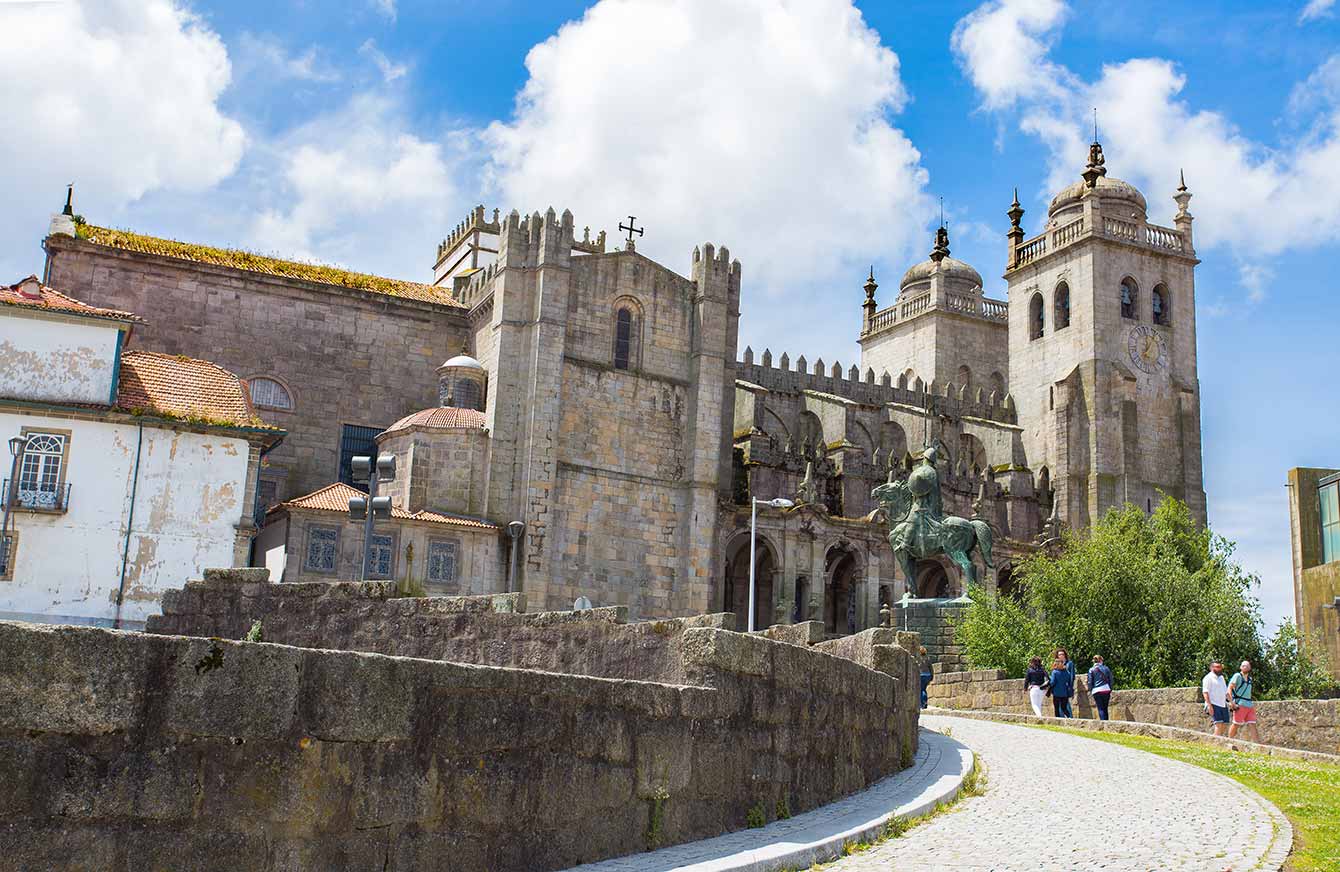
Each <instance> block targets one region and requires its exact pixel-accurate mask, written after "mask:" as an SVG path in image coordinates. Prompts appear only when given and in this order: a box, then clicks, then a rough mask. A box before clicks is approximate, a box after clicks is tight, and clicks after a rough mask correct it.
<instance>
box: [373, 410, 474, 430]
mask: <svg viewBox="0 0 1340 872" xmlns="http://www.w3.org/2000/svg"><path fill="white" fill-rule="evenodd" d="M486 420H487V418H486V417H485V415H484V413H483V412H476V411H475V410H474V409H457V408H453V407H437V408H432V409H422V410H420V411H418V412H415V413H414V414H412V415H406V416H405V417H403V418H401V419H400V420H399V421H396V422H395V423H394V424H392V425H391V426H390V427H387V428H386V430H385V432H387V433H390V432H391V431H393V430H404V429H407V428H409V427H431V428H441V429H448V428H453V427H465V428H469V429H477V428H480V427H483V426H484V422H485V421H486Z"/></svg>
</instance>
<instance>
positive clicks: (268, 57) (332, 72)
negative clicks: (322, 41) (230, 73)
mask: <svg viewBox="0 0 1340 872" xmlns="http://www.w3.org/2000/svg"><path fill="white" fill-rule="evenodd" d="M237 59H238V60H237V66H238V72H239V74H241V73H242V72H243V71H251V70H256V71H261V72H264V73H265V74H266V75H267V77H270V78H282V79H296V80H298V81H303V82H321V83H327V82H338V81H339V80H340V73H339V71H338V70H336V69H335V68H334V67H333V66H331V65H330V64H329V63H327V62H326V61H325V60H324V59H322V58H321V57H320V55H319V54H318V53H317V50H316V48H315V47H311V48H308V49H307V51H305V52H303V53H302V54H299V55H293V54H289V52H288V50H287V49H286V48H284V45H283V43H281V42H280V41H279V40H278V39H276V38H275V37H273V36H270V35H269V34H259V35H258V34H253V33H243V34H242V35H241V36H240V37H239V38H238V41H237Z"/></svg>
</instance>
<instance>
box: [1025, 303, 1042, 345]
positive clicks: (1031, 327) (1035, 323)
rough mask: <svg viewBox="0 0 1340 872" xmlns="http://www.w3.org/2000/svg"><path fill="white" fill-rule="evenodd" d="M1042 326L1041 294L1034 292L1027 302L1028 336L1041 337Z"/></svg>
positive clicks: (1031, 337)
mask: <svg viewBox="0 0 1340 872" xmlns="http://www.w3.org/2000/svg"><path fill="white" fill-rule="evenodd" d="M1042 328H1043V314H1042V294H1034V295H1033V299H1032V300H1031V301H1029V303H1028V338H1029V339H1041V338H1042Z"/></svg>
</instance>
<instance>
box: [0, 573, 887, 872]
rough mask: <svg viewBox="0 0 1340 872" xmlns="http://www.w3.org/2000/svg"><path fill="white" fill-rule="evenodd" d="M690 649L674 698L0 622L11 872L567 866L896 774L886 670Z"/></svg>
mask: <svg viewBox="0 0 1340 872" xmlns="http://www.w3.org/2000/svg"><path fill="white" fill-rule="evenodd" d="M275 587H280V586H275ZM239 593H240V592H239ZM330 595H332V596H335V595H338V594H337V593H336V592H335V591H331V592H330ZM315 599H320V597H315ZM371 601H372V602H379V603H380V604H379V605H377V606H375V607H374V606H368V603H367V602H360V601H359V600H358V599H357V598H354V599H353V601H352V602H349V603H346V605H352V606H353V607H354V609H355V610H358V609H361V608H362V607H364V606H368V608H369V609H370V612H369V614H376V613H377V609H379V608H383V607H385V606H388V605H392V604H393V603H392V601H389V600H383V601H377V600H376V599H375V598H371ZM277 602H286V600H283V599H282V598H281V599H280V600H278V601H277ZM276 614H277V613H276ZM483 616H484V617H489V618H497V617H502V616H500V615H493V614H491V613H485V614H483ZM533 617H540V616H533ZM331 622H332V623H331V625H332V626H334V625H335V624H334V623H333V622H334V618H331ZM276 623H278V622H276ZM658 623H662V622H658ZM588 625H601V624H600V622H599V621H598V620H588V621H586V622H585V623H580V622H579V623H578V624H577V626H579V627H586V626H588ZM433 626H434V628H436V627H437V625H433ZM604 626H606V627H618V626H619V625H612V624H604ZM639 626H640V625H639ZM569 629H572V626H571V625H570V626H569ZM622 629H623V630H625V631H627V630H631V629H632V628H631V627H623V628H622ZM294 632H296V630H294ZM648 632H650V633H651V634H652V635H653V636H655V637H656V638H661V637H660V636H658V635H657V634H656V631H655V630H650V631H648ZM591 638H592V639H593V644H596V645H598V644H600V642H601V639H600V637H596V636H592V637H591ZM503 644H504V643H502V642H501V641H499V642H498V645H503ZM494 647H496V646H495V645H494V644H492V643H489V644H485V643H483V642H477V643H476V648H475V650H477V651H483V650H491V649H492V648H494ZM878 647H880V646H875V648H878ZM632 649H633V648H632V647H630V650H632ZM871 650H872V651H873V650H875V649H874V648H872V649H871ZM676 651H677V656H678V658H679V660H680V665H679V666H678V667H677V671H678V673H679V674H682V675H683V676H684V678H685V681H686V684H670V683H652V682H646V681H632V680H626V679H611V678H601V677H592V676H587V675H571V674H568V675H563V674H554V673H552V672H538V671H534V670H530V669H504V668H497V667H493V666H477V665H466V664H460V663H448V662H441V661H437V660H426V659H411V658H403V657H390V656H385V655H379V654H369V653H361V652H352V651H331V650H318V649H314V648H300V647H290V646H285V645H277V644H268V643H250V642H237V641H228V640H224V639H210V638H191V637H183V636H169V635H155V634H148V633H129V632H120V631H112V630H101V629H94V628H84V627H51V626H39V625H27V624H18V623H9V622H0V748H3V749H4V750H3V753H0V783H2V784H4V785H6V789H5V790H4V791H0V857H3V858H5V859H4V861H3V862H0V865H4V866H7V867H8V868H21V869H29V868H31V869H46V868H64V869H74V868H83V869H90V870H93V869H98V870H101V869H112V868H127V867H128V866H133V867H134V868H144V869H192V870H213V869H219V870H223V869H227V870H235V869H271V868H274V869H278V868H283V869H287V870H328V869H369V868H377V869H383V870H410V869H416V870H418V869H453V870H454V869H481V870H482V869H488V870H490V872H507V870H548V869H559V868H566V867H568V866H570V865H575V864H578V863H582V862H587V861H592V860H596V859H600V858H606V857H613V856H618V855H622V854H628V853H632V852H638V851H642V850H645V849H647V848H648V847H651V846H653V845H660V844H674V843H678V842H684V841H689V840H695V839H701V838H706V837H710V836H713V835H717V834H719V833H722V832H725V831H728V830H733V829H738V828H740V827H743V826H745V825H746V819H747V817H748V815H749V814H750V811H751V809H756V810H757V811H758V812H761V813H762V814H763V815H764V817H765V818H766V819H769V820H771V819H774V818H775V817H777V816H779V815H780V814H782V813H798V812H801V811H804V810H807V809H810V808H814V807H816V806H818V805H821V804H824V803H827V802H830V801H832V800H834V799H836V798H838V797H841V796H843V795H846V794H849V793H851V792H854V791H857V790H860V789H863V788H865V787H867V786H869V785H870V784H872V783H874V782H875V781H877V780H878V779H880V778H882V777H883V776H885V775H888V774H890V773H892V772H895V771H897V769H899V768H900V764H901V762H902V758H903V757H904V755H905V753H906V752H905V750H904V747H903V746H904V744H905V740H906V739H907V736H906V732H905V730H906V721H905V720H904V719H903V718H902V716H901V714H900V711H901V709H900V707H899V706H900V703H901V702H902V701H903V700H902V697H904V696H907V695H908V694H907V693H906V692H905V691H904V688H903V687H900V686H899V684H900V683H899V682H898V681H897V680H896V679H895V678H894V677H893V676H892V675H889V674H885V673H884V672H881V671H876V670H874V669H869V668H866V667H864V666H862V665H860V664H859V663H858V662H853V661H851V660H847V659H843V658H840V657H836V656H831V655H829V654H826V653H823V652H822V651H819V650H814V649H811V648H807V647H803V646H798V645H791V644H786V643H782V642H777V641H772V640H769V639H765V638H759V637H756V636H750V635H745V634H740V633H734V632H730V631H727V630H722V629H717V628H711V627H679V628H678V635H677V639H676ZM875 656H885V657H889V658H893V660H894V664H893V666H891V667H890V668H896V667H897V665H898V664H897V663H896V658H897V657H898V653H897V652H894V653H889V652H883V653H882V654H880V655H874V654H872V657H875ZM500 659H502V658H501V657H500ZM586 662H588V663H599V662H602V661H601V659H600V658H598V657H588V658H587V660H586ZM671 671H674V670H671ZM130 858H134V861H133V863H132V862H131V859H130Z"/></svg>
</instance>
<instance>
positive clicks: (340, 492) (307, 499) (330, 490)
mask: <svg viewBox="0 0 1340 872" xmlns="http://www.w3.org/2000/svg"><path fill="white" fill-rule="evenodd" d="M365 496H367V493H366V492H364V491H361V490H358V489H357V488H354V487H350V486H349V485H347V484H345V483H344V482H342V481H337V482H334V483H333V484H328V485H326V486H325V487H323V488H321V489H320V490H315V491H312V492H311V493H310V494H307V495H306V496H303V497H295V498H294V499H291V500H287V501H285V502H282V503H280V504H279V505H277V506H275V507H274V508H272V509H270V511H272V512H273V511H275V509H313V510H315V511H318V512H341V513H343V512H348V511H349V500H350V499H351V498H353V497H365ZM391 517H392V518H398V519H400V520H403V521H431V522H433V523H435V524H446V525H448V526H453V527H468V528H472V529H476V530H496V529H498V525H497V524H494V523H493V522H492V521H485V520H483V519H482V518H471V517H467V516H465V515H448V514H443V513H442V512H430V511H427V510H423V511H418V512H407V511H405V510H404V509H402V508H399V507H398V506H392V507H391Z"/></svg>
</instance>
